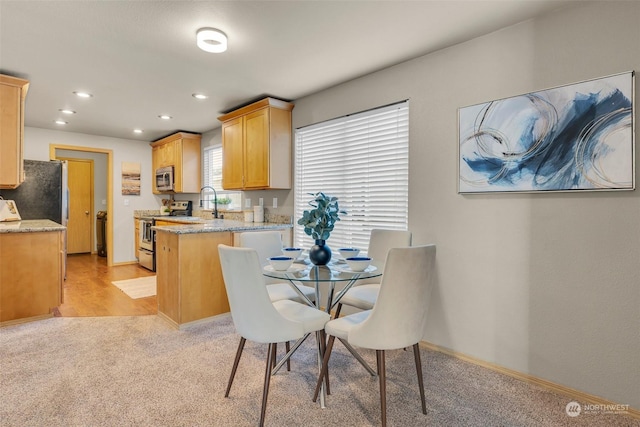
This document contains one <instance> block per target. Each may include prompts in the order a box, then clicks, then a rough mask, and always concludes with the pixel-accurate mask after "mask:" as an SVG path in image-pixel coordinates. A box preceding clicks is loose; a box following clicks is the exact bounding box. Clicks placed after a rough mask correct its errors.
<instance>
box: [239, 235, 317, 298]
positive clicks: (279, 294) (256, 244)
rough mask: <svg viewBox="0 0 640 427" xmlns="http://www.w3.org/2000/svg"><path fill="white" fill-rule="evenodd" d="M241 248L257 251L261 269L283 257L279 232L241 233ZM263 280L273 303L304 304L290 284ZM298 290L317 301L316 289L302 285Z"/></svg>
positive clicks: (267, 279)
mask: <svg viewBox="0 0 640 427" xmlns="http://www.w3.org/2000/svg"><path fill="white" fill-rule="evenodd" d="M240 246H241V247H244V248H253V249H255V250H256V252H257V253H258V259H259V261H260V265H261V267H265V266H266V265H268V264H269V258H270V257H274V256H282V235H281V234H280V232H279V231H250V232H246V233H240ZM263 280H264V282H265V283H266V285H267V293H268V294H269V298H270V299H271V301H280V300H283V299H289V300H292V301H297V302H304V301H303V300H302V298H300V296H299V295H298V294H297V293H296V291H294V290H293V288H292V287H291V285H290V284H288V283H283V282H278V281H276V280H275V279H270V278H267V277H263ZM298 289H299V290H300V291H301V292H302V293H303V294H304V295H305V296H306V297H307V298H309V300H310V301H312V302H313V301H315V299H316V292H315V289H314V288H312V287H310V286H303V285H300V286H298Z"/></svg>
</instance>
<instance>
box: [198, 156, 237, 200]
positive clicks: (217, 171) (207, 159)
mask: <svg viewBox="0 0 640 427" xmlns="http://www.w3.org/2000/svg"><path fill="white" fill-rule="evenodd" d="M203 156H204V159H203V168H202V171H203V172H202V175H203V176H202V186H203V187H206V186H209V187H213V188H214V189H215V190H216V193H217V195H218V199H220V198H222V197H229V198H230V199H231V200H232V203H231V205H230V208H234V207H238V208H239V207H240V206H241V196H240V193H238V192H231V191H223V190H222V146H220V145H219V146H214V147H205V148H204V150H203ZM202 200H203V206H202V207H203V209H213V207H214V206H213V205H214V203H213V200H214V193H213V191H211V190H209V189H206V190H204V191H202Z"/></svg>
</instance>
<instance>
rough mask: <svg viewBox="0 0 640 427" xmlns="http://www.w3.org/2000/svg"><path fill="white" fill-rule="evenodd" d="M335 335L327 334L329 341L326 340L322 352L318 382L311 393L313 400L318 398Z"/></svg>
mask: <svg viewBox="0 0 640 427" xmlns="http://www.w3.org/2000/svg"><path fill="white" fill-rule="evenodd" d="M335 340H336V337H334V336H333V335H329V341H328V342H327V349H326V350H325V352H324V358H323V359H322V369H320V375H318V382H317V383H316V391H315V392H314V393H313V401H314V402H315V401H317V400H318V394H319V393H320V387H321V386H322V380H323V379H324V376H325V374H326V373H327V369H328V367H329V357H331V349H332V348H333V342H334V341H335Z"/></svg>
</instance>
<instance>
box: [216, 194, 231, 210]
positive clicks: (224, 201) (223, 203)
mask: <svg viewBox="0 0 640 427" xmlns="http://www.w3.org/2000/svg"><path fill="white" fill-rule="evenodd" d="M230 204H231V199H230V198H229V197H220V198H219V199H218V208H221V209H227V208H228V207H229V205H230Z"/></svg>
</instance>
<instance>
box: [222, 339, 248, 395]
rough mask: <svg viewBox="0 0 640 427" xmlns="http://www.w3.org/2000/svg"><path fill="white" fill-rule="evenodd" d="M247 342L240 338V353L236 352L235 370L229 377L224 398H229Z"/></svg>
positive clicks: (232, 370) (233, 369)
mask: <svg viewBox="0 0 640 427" xmlns="http://www.w3.org/2000/svg"><path fill="white" fill-rule="evenodd" d="M245 342H247V340H246V339H245V338H243V337H240V344H238V351H236V358H235V360H234V361H233V368H232V369H231V376H230V377H229V383H228V384H227V391H226V392H225V393H224V397H229V391H231V384H233V378H234V377H235V376H236V370H237V369H238V363H240V356H242V350H243V349H244V343H245Z"/></svg>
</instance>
